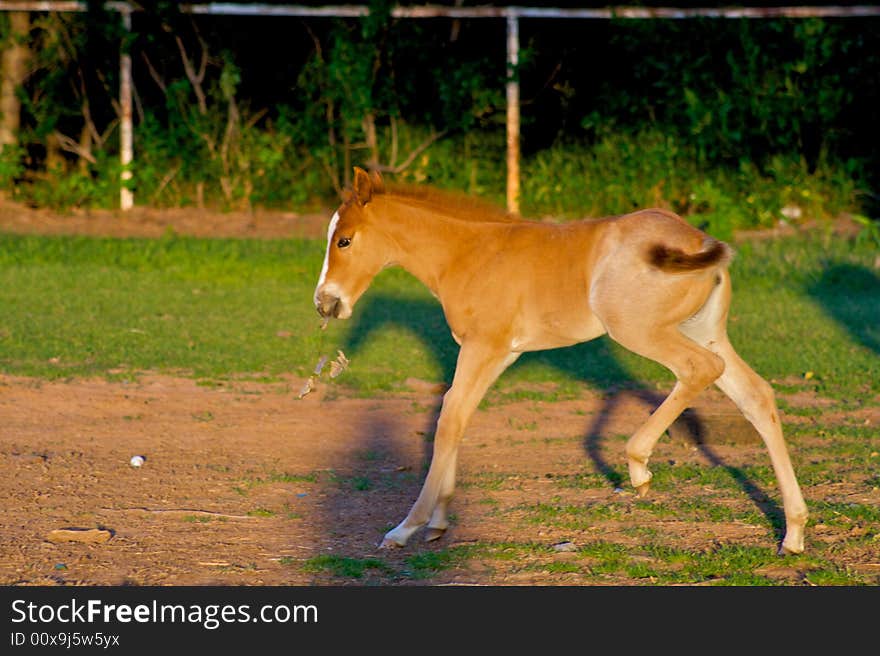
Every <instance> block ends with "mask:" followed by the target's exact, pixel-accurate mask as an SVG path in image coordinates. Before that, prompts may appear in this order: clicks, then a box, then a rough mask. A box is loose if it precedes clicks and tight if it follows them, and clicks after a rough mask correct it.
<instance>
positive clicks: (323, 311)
mask: <svg viewBox="0 0 880 656" xmlns="http://www.w3.org/2000/svg"><path fill="white" fill-rule="evenodd" d="M315 308H316V309H317V310H318V314H320V315H321V316H322V317H325V318H326V317H332V318H337V317H338V316H339V312H340V310H341V309H342V302H341V301H340V298H339V297H338V296H333V295H332V294H327V293H325V292H321V293H320V294H317V295H316V296H315Z"/></svg>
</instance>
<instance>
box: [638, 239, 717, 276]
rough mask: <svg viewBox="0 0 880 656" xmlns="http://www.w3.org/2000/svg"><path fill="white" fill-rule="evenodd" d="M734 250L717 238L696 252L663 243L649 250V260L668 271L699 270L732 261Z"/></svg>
mask: <svg viewBox="0 0 880 656" xmlns="http://www.w3.org/2000/svg"><path fill="white" fill-rule="evenodd" d="M732 257H733V250H732V249H731V248H730V246H728V245H727V244H725V243H724V242H723V241H717V240H715V239H712V240H709V241H707V243H706V245H705V246H704V248H703V250H701V251H697V252H696V253H685V252H684V251H683V250H680V249H678V248H669V247H667V246H663V245H661V244H657V245H655V246H652V247H651V248H650V249H649V250H648V262H650V263H651V264H652V265H654V266H655V267H657V268H658V269H660V270H661V271H666V272H668V273H683V272H686V271H698V270H700V269H707V268H709V267H714V266H723V265H725V264H727V263H728V262H730V259H731V258H732Z"/></svg>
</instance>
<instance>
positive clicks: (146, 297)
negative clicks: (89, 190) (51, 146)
mask: <svg viewBox="0 0 880 656" xmlns="http://www.w3.org/2000/svg"><path fill="white" fill-rule="evenodd" d="M738 251H739V253H738V255H737V257H736V258H735V260H734V262H733V265H732V273H733V279H734V300H733V306H732V310H731V322H730V335H731V339H732V341H733V343H734V345H735V346H736V347H737V348H738V350H739V351H740V352H741V354H742V355H743V357H744V358H745V359H746V360H747V361H748V362H749V363H750V364H751V365H752V366H753V368H755V369H756V370H757V371H758V372H759V373H761V374H762V375H764V376H765V377H767V378H770V379H785V380H790V379H791V378H792V377H801V376H803V375H804V374H805V373H806V372H812V376H813V377H812V378H811V380H810V381H809V382H810V384H811V385H812V387H813V389H815V390H816V391H817V392H818V393H820V394H822V395H824V396H831V397H835V398H841V399H846V398H852V397H853V396H856V395H858V396H864V395H865V394H866V393H872V392H874V393H875V392H877V391H878V390H880V358H878V353H880V333H878V330H880V328H878V326H880V277H878V274H877V272H876V270H875V269H874V258H875V256H876V253H875V249H874V248H873V247H872V246H871V245H870V244H864V243H863V244H861V245H859V244H856V243H854V242H852V241H848V240H844V239H842V238H835V237H832V236H821V235H820V236H813V237H798V238H790V239H780V240H768V241H765V242H760V243H754V244H752V243H749V244H743V245H741V246H739V247H738ZM322 257H323V244H322V243H321V242H320V241H317V240H315V241H309V240H294V239H291V240H274V241H270V240H260V241H258V240H232V239H214V240H212V239H196V238H189V237H180V236H173V235H172V236H168V237H165V238H162V239H154V240H150V239H99V238H86V237H44V236H20V235H9V234H5V235H0V307H3V308H4V312H3V315H2V317H0V369H2V370H3V371H4V372H6V373H10V374H16V375H26V376H35V377H39V378H46V379H58V378H66V377H69V376H107V377H111V376H113V377H123V378H126V379H130V378H132V377H135V376H137V374H138V373H139V372H143V371H158V372H167V373H173V374H184V375H189V376H193V377H194V378H196V379H198V380H200V381H203V382H204V381H210V384H219V383H218V381H219V382H222V381H228V380H235V379H237V378H241V377H244V378H248V379H257V380H263V381H276V380H279V378H280V377H281V376H283V375H285V374H293V375H296V376H302V377H305V376H307V375H308V374H309V373H310V372H311V370H312V368H313V367H314V364H315V362H316V361H317V358H318V356H319V355H320V354H322V353H323V354H330V355H333V354H334V353H335V351H336V349H343V350H344V351H345V353H346V355H347V356H348V357H349V358H350V359H351V362H352V364H351V366H350V367H349V369H348V370H347V371H346V373H345V374H344V376H343V377H341V378H340V379H338V380H335V381H332V382H330V381H324V380H322V381H321V383H320V384H322V385H333V386H339V389H345V390H348V391H349V392H354V393H356V394H361V395H375V394H381V393H384V392H393V391H395V390H400V389H403V388H404V387H405V381H406V379H407V378H409V377H415V378H419V379H423V380H429V381H445V382H449V381H450V380H451V378H452V373H453V371H454V368H455V359H456V354H457V350H458V347H457V346H456V345H455V343H454V341H453V340H452V338H451V336H450V334H449V329H448V327H447V326H446V323H445V319H444V317H443V313H442V310H441V308H440V306H439V304H438V303H437V301H436V299H434V298H433V297H431V295H430V293H429V292H428V291H427V290H426V289H424V288H423V287H422V286H421V284H420V283H418V281H416V280H415V279H414V278H412V277H411V276H410V275H409V274H407V273H405V272H403V271H401V270H399V269H392V270H388V271H385V272H383V273H381V274H380V275H379V276H378V277H377V279H376V281H375V283H374V285H373V286H372V288H371V289H370V290H369V291H368V292H367V294H365V296H364V297H363V299H362V300H361V302H360V303H359V304H358V306H357V308H356V309H355V314H354V317H353V318H352V319H351V320H349V321H347V322H331V325H330V327H329V328H328V329H327V330H326V331H325V332H322V331H320V330H319V329H318V324H319V322H318V319H317V315H316V314H315V311H314V308H313V307H312V301H311V296H312V292H313V290H314V285H315V281H316V279H317V275H318V272H319V269H320V266H321V260H322ZM793 317H796V320H793V319H792V318H793ZM255 377H256V378H255ZM671 382H672V376H671V374H670V373H669V372H667V371H666V370H665V369H663V368H662V367H660V366H659V365H657V364H656V363H653V362H650V361H648V360H646V359H644V358H641V357H640V356H637V355H635V354H632V353H630V352H628V351H626V350H625V349H623V348H621V347H619V346H617V345H616V344H615V343H614V342H612V341H611V340H610V339H608V338H607V337H605V338H600V339H598V340H594V341H593V342H589V343H586V344H580V345H576V346H573V347H570V348H568V349H558V350H551V351H543V352H539V353H527V354H525V355H524V356H523V357H522V358H520V360H519V361H518V362H517V363H516V364H515V365H513V366H512V367H511V368H510V370H508V371H507V372H506V373H505V374H504V375H503V376H502V377H501V379H500V380H499V382H498V384H497V385H496V387H495V390H494V392H493V393H492V394H490V396H489V399H490V401H492V400H494V401H501V402H503V401H504V400H506V399H509V400H516V399H520V398H535V399H538V398H540V399H544V400H556V399H560V398H569V397H574V396H577V394H578V393H579V390H582V388H583V386H584V385H587V386H589V387H596V388H601V389H606V388H608V387H609V386H612V385H613V386H616V387H620V386H624V387H626V386H631V387H636V386H643V387H648V388H662V389H666V388H668V386H669V385H670V384H671ZM194 419H195V420H197V421H210V419H211V418H209V417H205V416H201V415H194ZM519 428H524V429H527V428H528V427H519ZM523 432H528V431H527V430H524V431H523Z"/></svg>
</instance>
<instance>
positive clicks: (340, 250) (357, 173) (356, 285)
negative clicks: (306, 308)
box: [315, 167, 388, 319]
mask: <svg viewBox="0 0 880 656" xmlns="http://www.w3.org/2000/svg"><path fill="white" fill-rule="evenodd" d="M383 190H384V186H383V183H382V178H381V177H380V176H379V174H378V173H375V172H374V173H369V174H368V173H367V172H366V171H364V170H363V169H360V168H357V167H355V169H354V183H353V185H352V190H351V193H350V194H349V196H348V198H346V200H345V202H343V203H342V205H340V206H339V209H337V210H336V213H335V214H334V215H333V218H331V219H330V226H329V228H328V229H327V253H326V255H325V256H324V266H323V267H322V268H321V276H320V278H318V286H317V287H316V288H315V307H316V308H317V310H318V314H320V315H321V316H322V317H336V318H338V319H347V318H348V317H350V316H351V310H352V308H353V307H354V304H355V303H356V302H357V300H358V299H359V298H360V297H361V294H363V293H364V292H365V291H366V290H367V287H369V286H370V282H371V281H372V280H373V278H374V277H375V275H376V274H377V273H379V271H381V270H382V269H383V268H384V267H385V266H386V265H387V264H388V252H387V250H388V249H387V242H386V239H385V237H384V236H383V235H382V233H381V232H380V231H377V230H376V229H375V228H374V227H373V225H371V224H372V221H371V218H372V217H371V215H372V211H371V210H372V207H371V203H372V201H373V195H374V194H377V193H381V192H382V191H383Z"/></svg>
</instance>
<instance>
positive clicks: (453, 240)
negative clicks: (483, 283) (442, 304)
mask: <svg viewBox="0 0 880 656" xmlns="http://www.w3.org/2000/svg"><path fill="white" fill-rule="evenodd" d="M380 202H382V203H383V205H384V206H383V207H377V208H376V209H377V212H380V213H381V214H382V215H383V221H382V230H383V231H384V232H385V233H386V235H387V236H388V237H389V239H390V240H391V242H392V243H393V244H394V253H393V255H392V258H391V262H390V263H389V264H391V265H394V264H397V265H400V266H401V267H403V268H404V269H406V270H407V271H408V272H409V273H411V274H412V275H414V276H415V277H416V278H418V279H419V280H420V281H421V282H422V283H423V284H424V285H425V286H426V287H427V288H428V289H430V290H431V292H433V293H434V294H435V295H437V294H438V293H439V287H440V280H441V279H442V277H443V275H444V273H445V272H446V271H448V270H449V269H450V267H453V266H455V264H456V262H457V261H460V258H461V256H462V253H463V252H464V251H465V250H467V249H469V248H473V247H474V245H475V244H477V243H480V242H479V241H475V240H478V239H479V237H480V233H481V232H482V231H485V230H487V229H490V226H491V225H493V224H489V223H482V222H478V221H466V220H460V219H456V218H455V217H454V215H452V214H449V213H445V212H443V211H442V210H438V209H435V208H433V207H432V206H431V205H430V204H428V203H421V202H418V201H414V202H410V201H408V200H401V199H394V198H385V199H382V201H380Z"/></svg>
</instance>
